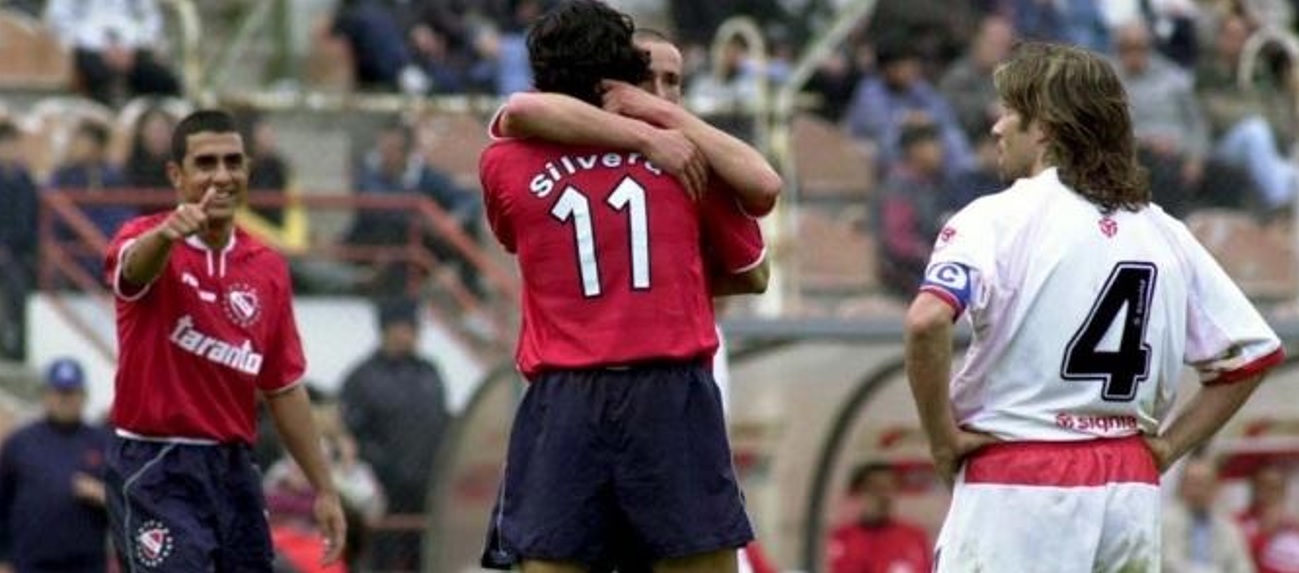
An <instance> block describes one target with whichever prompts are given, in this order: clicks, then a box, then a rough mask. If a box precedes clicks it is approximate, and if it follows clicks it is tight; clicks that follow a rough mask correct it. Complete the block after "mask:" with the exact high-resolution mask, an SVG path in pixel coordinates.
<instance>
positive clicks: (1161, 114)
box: [1115, 21, 1209, 216]
mask: <svg viewBox="0 0 1299 573" xmlns="http://www.w3.org/2000/svg"><path fill="white" fill-rule="evenodd" d="M1115 51H1117V52H1118V54H1119V58H1118V63H1119V65H1118V67H1117V70H1118V76H1119V80H1120V81H1122V82H1123V86H1124V88H1125V89H1126V90H1127V92H1128V103H1129V105H1130V106H1131V108H1132V123H1133V126H1132V127H1133V131H1134V132H1135V134H1136V138H1137V150H1138V151H1137V153H1138V156H1139V157H1140V159H1141V163H1142V164H1143V165H1144V166H1145V167H1146V168H1147V169H1149V170H1150V173H1151V176H1150V177H1151V192H1152V193H1153V194H1154V198H1155V202H1157V203H1159V205H1160V206H1162V207H1163V208H1164V209H1166V210H1168V212H1169V213H1171V214H1173V215H1174V216H1181V215H1184V214H1186V213H1187V212H1188V211H1189V210H1190V208H1191V206H1192V204H1193V203H1194V202H1195V201H1196V200H1197V197H1196V195H1197V194H1198V193H1197V190H1198V189H1199V188H1200V186H1201V184H1202V183H1203V182H1204V176H1205V169H1206V160H1207V159H1208V152H1209V128H1208V124H1207V123H1206V121H1205V118H1204V114H1203V112H1202V111H1201V110H1200V104H1199V102H1198V101H1197V100H1196V97H1195V92H1194V89H1193V81H1194V80H1193V78H1191V76H1190V75H1189V74H1187V73H1186V72H1185V71H1184V70H1182V69H1181V68H1178V67H1177V66H1176V65H1174V64H1173V63H1172V62H1170V61H1168V60H1167V59H1166V58H1164V57H1163V56H1162V55H1161V54H1159V53H1158V52H1156V51H1155V50H1154V47H1153V46H1152V41H1151V37H1150V33H1149V31H1148V30H1147V29H1146V25H1145V23H1144V22H1141V21H1133V22H1131V23H1129V24H1126V25H1124V26H1122V27H1120V28H1119V29H1118V30H1117V31H1116V32H1115Z"/></svg>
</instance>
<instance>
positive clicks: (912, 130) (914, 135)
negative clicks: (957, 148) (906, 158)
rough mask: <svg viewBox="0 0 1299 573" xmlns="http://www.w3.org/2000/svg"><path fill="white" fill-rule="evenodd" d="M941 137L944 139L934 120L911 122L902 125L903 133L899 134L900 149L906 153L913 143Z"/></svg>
mask: <svg viewBox="0 0 1299 573" xmlns="http://www.w3.org/2000/svg"><path fill="white" fill-rule="evenodd" d="M940 139H942V132H940V131H939V130H938V126H937V125H934V124H933V123H932V122H929V121H918V122H911V123H908V124H906V125H903V126H902V133H901V134H899V135H898V149H900V150H902V152H903V153H906V152H907V151H909V150H910V149H911V146H913V145H916V144H919V143H925V142H927V141H937V140H940Z"/></svg>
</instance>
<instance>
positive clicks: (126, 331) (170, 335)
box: [105, 213, 306, 444]
mask: <svg viewBox="0 0 1299 573" xmlns="http://www.w3.org/2000/svg"><path fill="white" fill-rule="evenodd" d="M167 215H168V214H167V213H162V214H157V215H150V216H146V217H139V218H136V219H134V220H132V221H130V222H128V223H127V224H126V225H123V227H122V229H121V230H120V231H118V233H117V236H116V237H114V238H113V242H112V244H111V245H110V247H109V251H108V255H107V260H106V263H105V270H106V273H107V277H108V280H109V282H110V283H111V284H112V287H113V292H114V293H116V299H117V346H118V366H117V377H116V380H115V396H114V398H113V409H112V421H113V425H114V426H116V427H117V428H118V429H119V430H122V431H125V432H128V433H129V434H134V435H140V436H144V437H148V438H164V439H174V438H179V439H191V440H195V439H196V440H211V441H216V442H245V443H250V444H251V443H252V442H253V440H254V436H255V422H254V416H255V413H256V403H255V400H256V393H257V390H259V389H260V390H262V391H264V392H277V391H282V390H286V389H288V388H289V387H290V386H291V385H293V384H294V383H296V382H297V381H298V379H299V378H300V377H301V376H302V373H303V371H304V370H305V368H306V359H305V358H304V357H303V354H302V342H301V340H300V339H299V337H298V328H297V324H296V322H295V320H294V317H293V306H292V304H291V299H292V285H291V283H290V281H289V273H288V266H287V265H286V264H285V262H284V259H283V258H281V257H280V255H279V254H278V253H276V252H275V251H273V250H271V249H270V248H269V247H267V246H265V245H263V244H261V243H260V242H258V241H257V240H256V239H254V238H253V237H252V236H250V235H248V234H247V233H244V232H243V231H241V230H238V229H236V230H235V232H234V234H233V235H232V236H231V241H230V243H229V244H228V245H226V247H225V248H224V249H222V250H221V251H219V252H218V251H212V250H210V249H208V248H207V246H206V245H205V244H204V243H203V242H202V241H200V240H199V239H198V238H197V237H190V238H188V239H185V240H182V241H178V242H177V243H176V245H175V246H173V247H172V250H171V255H170V258H169V259H168V261H167V265H166V267H164V268H163V270H162V272H161V273H160V274H159V275H158V278H157V279H155V280H154V281H153V283H152V284H149V285H147V286H145V287H144V288H141V289H135V291H131V290H129V289H128V288H127V285H124V284H122V281H121V280H120V272H119V271H120V269H119V267H118V264H119V262H120V260H121V255H122V253H123V252H125V249H126V247H128V246H129V245H130V244H131V242H132V241H134V240H135V238H136V237H138V236H139V235H140V234H141V233H144V232H145V231H148V230H149V229H152V228H153V227H154V226H156V225H158V224H159V223H160V222H162V220H163V219H164V218H165V217H166V216H167Z"/></svg>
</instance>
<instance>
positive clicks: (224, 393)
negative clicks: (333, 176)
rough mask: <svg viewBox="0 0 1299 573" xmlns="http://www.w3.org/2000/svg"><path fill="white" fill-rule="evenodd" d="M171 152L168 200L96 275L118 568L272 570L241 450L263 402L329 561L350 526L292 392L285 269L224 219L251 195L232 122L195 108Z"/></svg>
mask: <svg viewBox="0 0 1299 573" xmlns="http://www.w3.org/2000/svg"><path fill="white" fill-rule="evenodd" d="M171 145H172V161H171V162H169V163H168V165H167V175H168V177H169V178H170V180H171V182H172V185H173V186H174V187H175V188H176V189H177V191H178V194H179V197H180V204H179V205H178V206H177V207H176V208H175V209H174V210H171V211H168V212H165V213H159V214H155V215H148V216H144V217H139V218H136V219H134V220H132V221H130V222H128V223H126V224H125V225H124V226H123V227H122V229H121V230H119V231H118V233H117V236H116V237H114V239H113V241H112V244H111V246H110V248H109V252H108V255H107V260H106V265H105V268H106V275H107V279H108V280H109V281H110V283H111V284H112V287H113V292H114V293H115V294H116V299H117V334H118V348H119V349H120V356H119V358H118V370H117V378H116V395H115V397H114V401H113V409H112V423H113V426H114V427H115V428H116V438H115V440H114V444H113V445H112V448H111V450H110V452H109V456H108V471H107V479H106V484H107V489H108V493H109V496H108V497H109V504H108V507H109V519H110V525H111V527H112V530H113V537H114V542H115V544H116V546H117V548H118V554H119V557H120V559H121V563H122V569H123V571H127V572H134V571H142V570H149V571H177V572H192V571H241V572H242V571H265V572H269V571H271V562H272V557H273V555H272V548H271V540H270V533H269V530H268V527H267V522H266V516H265V503H264V500H263V499H262V493H261V479H260V474H259V472H258V470H257V468H256V467H255V466H254V462H253V458H252V453H251V450H250V445H251V444H252V442H253V440H254V435H255V427H254V425H255V422H254V418H255V401H256V399H257V394H258V393H259V392H260V393H261V395H262V396H264V397H265V398H266V401H267V403H268V404H269V406H270V411H271V413H272V415H273V417H274V419H275V423H276V427H277V428H278V430H279V432H280V435H281V437H282V439H283V440H284V443H285V446H286V447H287V448H288V450H289V452H290V453H291V454H292V455H293V458H294V460H295V461H297V463H298V465H299V466H301V467H302V468H303V469H304V472H305V473H306V475H307V478H308V480H310V481H311V484H312V486H313V487H314V488H315V490H316V502H315V514H316V518H317V520H318V521H319V524H320V526H321V528H322V531H323V534H324V536H325V542H326V547H327V552H326V555H324V556H323V561H325V562H333V561H335V560H337V559H338V557H339V555H340V554H341V552H342V549H343V539H344V533H345V529H346V524H345V522H344V519H343V513H342V509H341V506H340V503H339V498H338V493H337V492H336V490H335V489H334V485H333V483H332V480H331V478H330V477H329V473H328V470H327V468H326V465H325V462H324V458H323V457H322V455H321V452H320V438H319V434H318V433H317V430H316V428H315V425H314V422H313V421H312V417H311V410H310V406H309V403H308V400H307V392H306V388H305V387H303V386H302V385H301V384H300V379H301V376H302V373H303V371H304V370H305V367H306V362H305V359H304V357H303V354H302V344H301V342H300V340H299V337H298V331H297V326H296V324H295V322H294V317H293V307H292V305H291V297H292V285H291V284H290V281H289V274H288V267H287V265H286V264H285V261H284V259H283V258H282V257H281V256H280V255H279V254H277V253H275V252H274V251H273V250H271V249H270V248H268V247H267V246H265V245H263V244H261V243H260V242H258V241H257V240H256V239H254V238H253V237H252V236H250V235H248V234H247V233H245V232H243V231H242V230H240V229H239V228H237V227H236V226H235V224H234V214H235V209H236V208H237V207H238V205H239V204H240V203H242V202H243V201H244V200H245V199H246V197H247V194H248V167H249V166H248V158H247V155H246V154H245V152H244V144H243V141H242V140H241V138H240V136H239V134H238V131H237V130H236V129H235V124H234V122H233V120H232V119H231V118H230V116H229V115H228V114H226V113H224V112H221V111H214V110H203V111H197V112H195V113H193V114H191V115H189V116H188V117H186V118H185V119H184V120H182V121H181V122H180V123H179V124H178V125H177V126H176V128H175V131H174V133H173V134H172V144H171Z"/></svg>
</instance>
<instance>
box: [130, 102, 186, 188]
mask: <svg viewBox="0 0 1299 573" xmlns="http://www.w3.org/2000/svg"><path fill="white" fill-rule="evenodd" d="M174 127H176V118H175V117H172V115H171V114H170V113H168V112H167V111H166V110H164V109H163V108H161V107H151V108H149V109H147V110H145V111H144V112H143V113H141V114H140V118H139V119H138V120H136V123H135V130H134V133H132V134H131V150H130V154H129V155H128V156H127V158H126V182H127V185H129V186H130V187H133V188H136V189H171V181H170V180H169V179H167V161H168V160H170V159H171V130H172V128H174Z"/></svg>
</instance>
